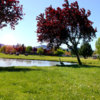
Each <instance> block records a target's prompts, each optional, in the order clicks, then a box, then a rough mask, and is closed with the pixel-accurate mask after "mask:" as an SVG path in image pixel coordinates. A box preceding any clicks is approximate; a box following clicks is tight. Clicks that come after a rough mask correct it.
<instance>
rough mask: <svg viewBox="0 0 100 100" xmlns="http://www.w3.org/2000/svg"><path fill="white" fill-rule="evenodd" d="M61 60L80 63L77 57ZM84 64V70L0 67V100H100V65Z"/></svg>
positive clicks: (96, 62)
mask: <svg viewBox="0 0 100 100" xmlns="http://www.w3.org/2000/svg"><path fill="white" fill-rule="evenodd" d="M0 58H14V59H15V58H16V59H33V60H35V59H37V60H52V61H59V57H52V56H36V55H30V56H24V55H19V56H16V55H5V54H0ZM60 58H61V60H62V61H68V62H77V59H76V58H75V57H74V58H72V57H60ZM81 60H82V63H83V64H84V65H83V66H78V65H70V66H68V65H67V66H64V67H63V66H52V67H45V66H44V67H35V66H33V67H21V66H19V67H8V68H3V67H0V100H100V61H99V60H98V59H92V58H88V59H83V58H81Z"/></svg>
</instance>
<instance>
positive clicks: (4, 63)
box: [0, 59, 72, 67]
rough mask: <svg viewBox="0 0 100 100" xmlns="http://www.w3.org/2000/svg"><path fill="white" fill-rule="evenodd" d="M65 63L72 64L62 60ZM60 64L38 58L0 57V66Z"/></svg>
mask: <svg viewBox="0 0 100 100" xmlns="http://www.w3.org/2000/svg"><path fill="white" fill-rule="evenodd" d="M64 64H66V65H72V63H68V62H64ZM55 65H60V63H59V62H56V61H40V60H23V59H0V67H11V66H41V67H42V66H48V67H49V66H55Z"/></svg>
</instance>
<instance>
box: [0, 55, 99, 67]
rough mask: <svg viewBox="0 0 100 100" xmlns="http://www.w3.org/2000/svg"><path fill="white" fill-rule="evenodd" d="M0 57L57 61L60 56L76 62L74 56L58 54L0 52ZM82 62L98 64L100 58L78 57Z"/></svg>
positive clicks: (62, 58) (91, 64) (63, 59)
mask: <svg viewBox="0 0 100 100" xmlns="http://www.w3.org/2000/svg"><path fill="white" fill-rule="evenodd" d="M0 58H10V59H11V58H12V59H31V60H49V61H59V58H61V61H67V62H73V63H77V58H76V57H58V56H43V55H42V56H39V55H28V56H25V55H19V56H17V55H9V54H3V53H0ZM80 59H81V61H82V63H83V64H84V65H90V66H100V60H98V59H92V58H88V59H84V58H80Z"/></svg>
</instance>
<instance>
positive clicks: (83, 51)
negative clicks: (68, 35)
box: [79, 42, 93, 58]
mask: <svg viewBox="0 0 100 100" xmlns="http://www.w3.org/2000/svg"><path fill="white" fill-rule="evenodd" d="M79 54H80V55H82V56H83V57H84V58H87V57H89V56H92V54H93V50H92V48H91V45H90V44H89V43H88V42H84V43H83V44H82V45H81V47H80V49H79Z"/></svg>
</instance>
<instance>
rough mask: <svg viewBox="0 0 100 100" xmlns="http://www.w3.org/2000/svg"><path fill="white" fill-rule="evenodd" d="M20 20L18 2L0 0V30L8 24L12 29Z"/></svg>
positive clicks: (15, 0) (20, 9) (20, 10)
mask: <svg viewBox="0 0 100 100" xmlns="http://www.w3.org/2000/svg"><path fill="white" fill-rule="evenodd" d="M22 18H23V11H22V5H20V4H19V0H0V28H3V27H5V26H7V24H9V25H10V26H11V28H12V29H14V28H15V25H17V24H18V21H19V20H21V19H22Z"/></svg>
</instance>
